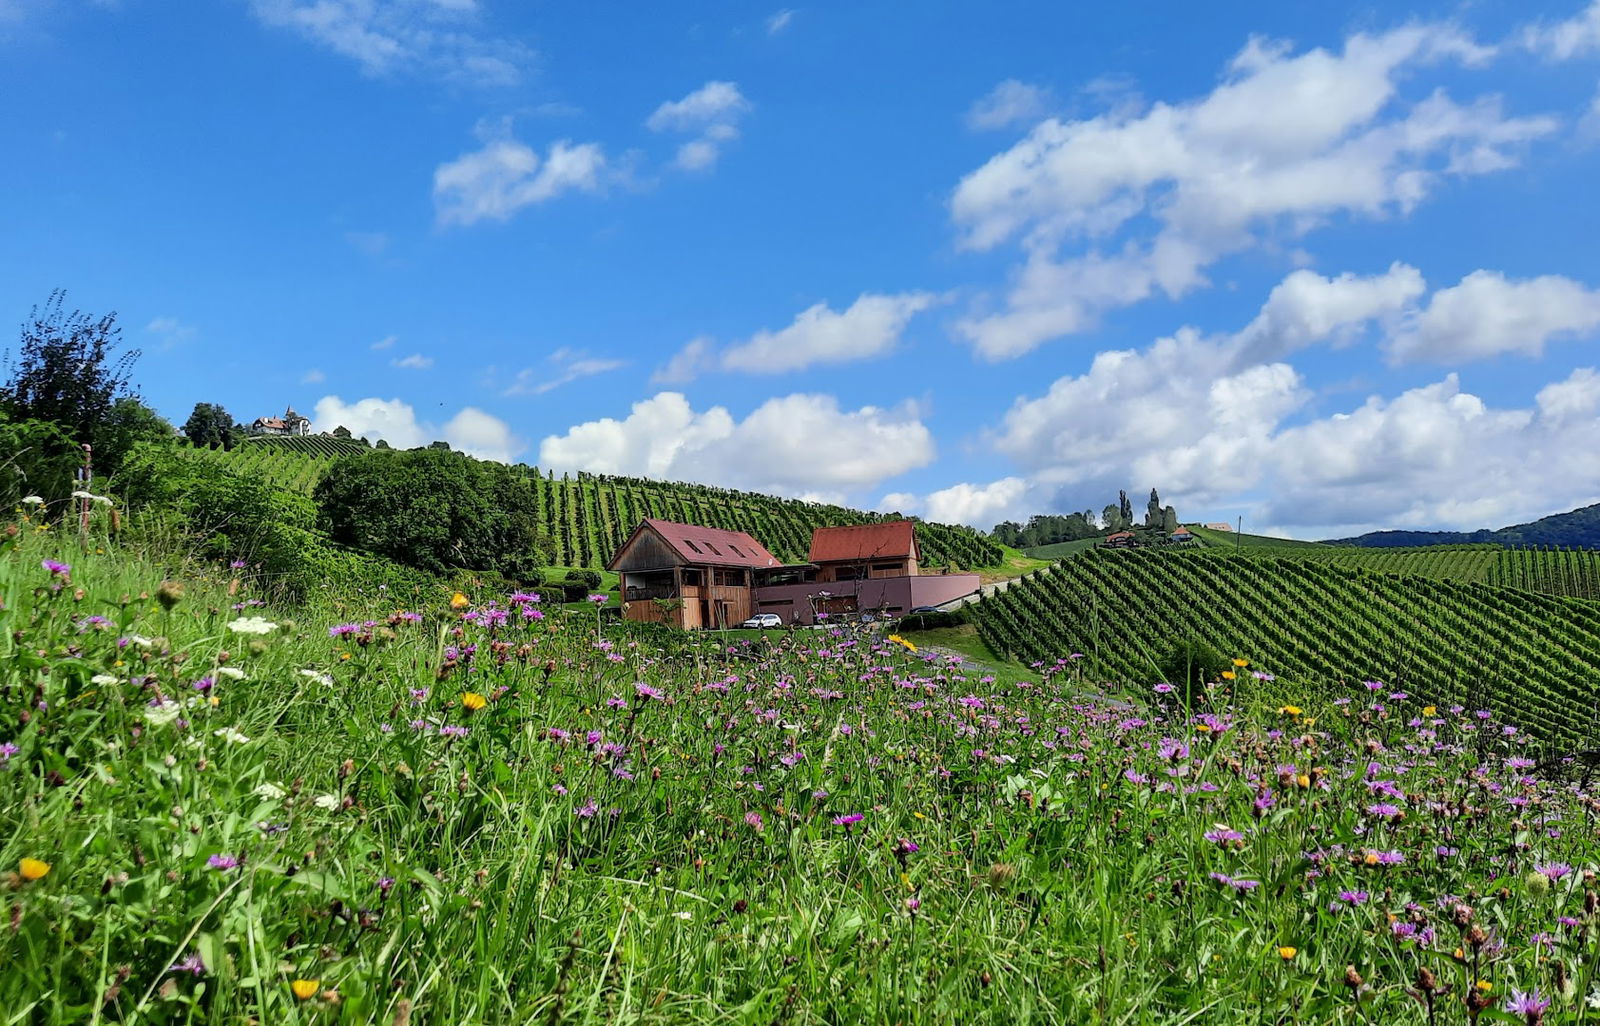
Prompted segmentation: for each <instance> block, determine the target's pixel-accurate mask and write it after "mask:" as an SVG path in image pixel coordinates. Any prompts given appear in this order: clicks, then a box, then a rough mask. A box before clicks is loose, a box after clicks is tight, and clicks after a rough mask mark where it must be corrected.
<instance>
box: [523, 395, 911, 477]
mask: <svg viewBox="0 0 1600 1026" xmlns="http://www.w3.org/2000/svg"><path fill="white" fill-rule="evenodd" d="M933 458H934V442H933V436H932V434H931V433H930V432H929V431H928V429H927V427H926V426H925V425H924V424H923V423H922V421H921V420H920V419H919V417H918V413H917V410H916V408H915V406H913V405H911V404H902V405H901V406H898V407H896V408H893V409H884V408H881V407H875V406H863V407H861V408H860V409H857V410H844V409H841V408H840V407H839V403H838V400H837V399H835V398H834V397H832V396H828V395H813V394H795V395H789V396H783V397H779V398H773V399H769V400H767V401H766V402H764V403H762V404H761V405H760V406H758V407H757V408H756V409H755V410H753V411H751V413H750V414H749V415H748V416H747V417H745V418H744V419H743V420H735V419H734V417H733V416H732V414H730V413H729V412H728V410H727V409H726V408H725V407H721V406H712V407H710V408H708V409H706V410H704V411H696V410H695V409H694V408H693V407H692V406H690V404H689V401H688V399H686V398H685V397H684V396H683V394H682V393H679V392H661V393H658V394H656V395H655V396H652V397H651V398H649V399H644V400H641V401H639V402H636V403H634V404H633V407H632V409H631V411H630V412H629V413H628V415H627V416H626V417H623V418H621V419H617V418H612V417H605V418H602V419H599V420H593V421H589V422H587V423H583V424H578V425H576V426H574V427H572V428H571V429H569V430H568V431H567V432H566V433H565V434H562V435H551V436H549V437H547V438H545V439H544V441H543V442H541V443H540V446H539V464H540V466H543V467H552V468H555V469H557V470H586V471H591V472H594V473H605V474H635V475H642V476H646V477H655V478H667V479H677V480H692V481H699V482H704V483H707V484H718V485H724V486H727V487H737V488H749V489H754V490H757V491H769V492H774V493H778V494H783V495H796V496H798V495H810V496H827V497H833V498H842V497H844V496H845V495H846V494H848V493H852V492H855V491H858V490H862V489H870V488H872V487H873V486H875V485H877V484H878V483H879V482H881V481H883V480H884V479H886V478H889V477H893V476H894V475H896V474H900V473H903V472H905V471H907V470H911V469H913V468H916V467H921V466H926V465H927V464H928V463H931V462H932V461H933Z"/></svg>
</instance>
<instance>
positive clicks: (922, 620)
mask: <svg viewBox="0 0 1600 1026" xmlns="http://www.w3.org/2000/svg"><path fill="white" fill-rule="evenodd" d="M901 622H902V623H903V624H904V625H905V627H906V629H907V630H912V631H931V630H933V629H935V628H938V627H959V626H960V625H962V624H964V623H971V622H972V617H971V614H969V613H968V612H967V607H966V606H957V607H956V608H955V609H946V610H941V611H940V612H937V613H907V614H906V616H905V618H904V619H903V620H902V621H901Z"/></svg>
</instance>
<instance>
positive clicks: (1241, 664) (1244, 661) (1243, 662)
mask: <svg viewBox="0 0 1600 1026" xmlns="http://www.w3.org/2000/svg"><path fill="white" fill-rule="evenodd" d="M1233 665H1235V666H1237V667H1239V669H1241V670H1242V669H1244V668H1245V667H1246V666H1249V665H1250V660H1248V659H1235V660H1234V661H1233Z"/></svg>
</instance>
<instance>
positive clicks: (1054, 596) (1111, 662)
mask: <svg viewBox="0 0 1600 1026" xmlns="http://www.w3.org/2000/svg"><path fill="white" fill-rule="evenodd" d="M1540 555H1564V554H1551V553H1545V554H1540ZM974 610H975V620H976V622H977V625H978V631H979V634H980V635H981V636H982V637H983V639H984V641H985V642H987V643H988V644H989V646H990V647H991V648H993V649H994V650H995V651H996V652H1000V653H1004V654H1007V655H1010V656H1012V657H1016V658H1020V659H1022V660H1024V661H1030V662H1036V661H1041V660H1055V659H1057V658H1059V657H1061V656H1065V655H1068V654H1070V653H1081V654H1082V659H1081V660H1080V661H1079V663H1078V669H1079V671H1080V672H1081V673H1082V674H1083V675H1084V676H1085V678H1086V679H1091V680H1097V681H1104V682H1118V683H1128V684H1140V683H1143V684H1151V683H1156V682H1158V681H1160V679H1161V672H1160V670H1159V669H1158V668H1157V667H1158V664H1159V661H1160V660H1161V657H1162V655H1163V653H1165V652H1166V651H1168V650H1170V648H1171V647H1172V646H1173V644H1174V643H1176V642H1179V641H1181V640H1183V639H1186V638H1197V639H1200V640H1203V641H1206V642H1208V643H1210V644H1211V645H1213V646H1214V647H1216V648H1217V649H1218V650H1220V651H1221V652H1223V653H1224V654H1226V655H1230V656H1241V657H1244V658H1247V659H1249V660H1251V663H1252V666H1253V667H1260V668H1261V669H1263V670H1267V671H1270V672H1272V673H1274V674H1277V675H1281V676H1284V677H1285V678H1292V679H1293V680H1295V681H1303V682H1306V683H1308V684H1311V683H1315V684H1319V685H1328V686H1334V687H1343V688H1345V689H1348V688H1350V687H1352V686H1353V687H1355V688H1357V689H1359V688H1360V684H1361V682H1362V681H1363V680H1367V679H1371V680H1378V681H1383V682H1385V684H1387V685H1388V686H1389V687H1392V688H1396V689H1400V690H1404V691H1406V692H1409V693H1410V694H1411V695H1413V696H1414V697H1415V698H1417V699H1419V700H1423V701H1426V702H1430V703H1434V704H1438V705H1441V706H1442V705H1446V704H1452V703H1460V704H1463V705H1467V706H1468V707H1470V708H1480V707H1481V708H1490V707H1492V708H1495V709H1497V710H1499V711H1500V712H1502V713H1503V714H1504V715H1505V716H1506V717H1507V718H1508V719H1509V720H1510V721H1511V722H1514V723H1517V724H1520V725H1522V726H1524V727H1526V728H1528V729H1529V730H1531V731H1534V732H1536V733H1538V734H1540V735H1541V736H1542V737H1544V738H1546V739H1547V740H1551V741H1558V742H1563V743H1573V742H1580V741H1587V740H1589V739H1591V738H1592V737H1593V736H1594V734H1595V730H1594V726H1595V722H1596V699H1597V697H1600V603H1593V602H1588V601H1584V600H1580V599H1571V598H1559V597H1553V596H1548V595H1541V594H1536V593H1533V592H1528V591H1521V590H1516V589H1512V588H1501V587H1490V586H1488V585H1485V584H1480V583H1465V584H1463V583H1457V582H1454V581H1448V580H1437V579H1433V578H1430V577H1422V576H1395V575H1390V574H1384V573H1374V572H1370V571H1368V570H1365V569H1362V568H1354V567H1349V566H1345V565H1342V564H1340V563H1339V562H1337V561H1326V560H1319V559H1305V558H1274V557H1268V556H1233V555H1214V554H1213V555H1188V554H1185V555H1173V554H1169V553H1163V552H1156V551H1122V552H1117V551H1105V550H1097V551H1091V552H1087V553H1084V554H1082V555H1079V556H1075V557H1073V558H1071V559H1067V560H1063V561H1061V562H1059V563H1057V564H1055V565H1054V566H1052V567H1050V568H1048V569H1045V570H1041V571H1039V572H1037V573H1034V574H1031V575H1029V576H1028V577H1024V578H1021V579H1019V580H1018V581H1017V582H1015V583H1014V584H1012V585H1011V586H1010V587H1009V588H1007V589H1005V590H1004V591H1001V592H999V593H997V594H995V595H992V596H990V597H988V598H986V599H984V600H983V601H981V602H979V603H978V604H977V605H976V606H975V607H974ZM1346 693H1349V692H1348V691H1346Z"/></svg>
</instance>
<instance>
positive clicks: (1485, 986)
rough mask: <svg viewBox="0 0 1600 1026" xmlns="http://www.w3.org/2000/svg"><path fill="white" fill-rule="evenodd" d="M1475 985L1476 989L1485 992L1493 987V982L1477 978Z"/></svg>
mask: <svg viewBox="0 0 1600 1026" xmlns="http://www.w3.org/2000/svg"><path fill="white" fill-rule="evenodd" d="M1477 986H1478V989H1479V990H1481V991H1483V992H1484V993H1485V994H1487V993H1489V992H1490V991H1491V990H1493V989H1494V984H1492V983H1490V982H1489V981H1488V980H1479V981H1478V984H1477Z"/></svg>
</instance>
